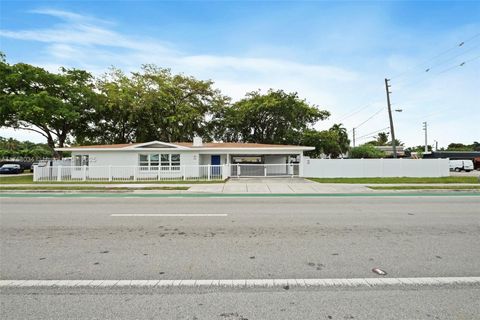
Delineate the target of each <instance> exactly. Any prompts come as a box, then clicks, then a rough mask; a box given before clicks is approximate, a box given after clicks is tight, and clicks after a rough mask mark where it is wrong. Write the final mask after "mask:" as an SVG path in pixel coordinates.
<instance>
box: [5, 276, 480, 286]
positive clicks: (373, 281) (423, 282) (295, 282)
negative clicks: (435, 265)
mask: <svg viewBox="0 0 480 320" xmlns="http://www.w3.org/2000/svg"><path fill="white" fill-rule="evenodd" d="M452 284H470V285H472V284H473V285H480V277H430V278H426V277H422V278H350V279H221V280H213V279H212V280H194V279H187V280H183V279H178V280H0V288H17V287H22V288H24V287H77V288H78V287H90V288H91V287H136V288H142V287H207V288H208V287H232V288H234V287H235V288H252V287H285V286H289V287H376V286H440V285H452Z"/></svg>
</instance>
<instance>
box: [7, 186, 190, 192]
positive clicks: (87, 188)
mask: <svg viewBox="0 0 480 320" xmlns="http://www.w3.org/2000/svg"><path fill="white" fill-rule="evenodd" d="M188 189H189V187H142V188H128V187H118V188H114V187H94V186H78V187H77V186H73V187H72V186H61V185H57V186H35V185H32V186H26V187H22V186H15V185H12V186H7V187H0V191H9V190H12V191H22V190H24V191H29V190H34V191H35V190H36V191H102V192H104V191H108V192H112V191H125V190H128V191H132V190H188Z"/></svg>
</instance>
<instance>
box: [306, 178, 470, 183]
mask: <svg viewBox="0 0 480 320" xmlns="http://www.w3.org/2000/svg"><path fill="white" fill-rule="evenodd" d="M308 179H309V180H312V181H315V182H318V183H365V184H369V183H386V184H388V183H479V182H478V177H440V178H408V177H399V178H308Z"/></svg>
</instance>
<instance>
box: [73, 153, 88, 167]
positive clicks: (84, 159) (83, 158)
mask: <svg viewBox="0 0 480 320" xmlns="http://www.w3.org/2000/svg"><path fill="white" fill-rule="evenodd" d="M89 160H90V159H89V156H88V154H77V155H76V156H75V158H74V165H75V166H77V167H80V166H87V167H88V165H89V162H90V161H89Z"/></svg>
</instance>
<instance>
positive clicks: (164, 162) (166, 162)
mask: <svg viewBox="0 0 480 320" xmlns="http://www.w3.org/2000/svg"><path fill="white" fill-rule="evenodd" d="M160 160H161V163H160V165H161V166H162V167H169V166H170V155H169V154H161V155H160Z"/></svg>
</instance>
